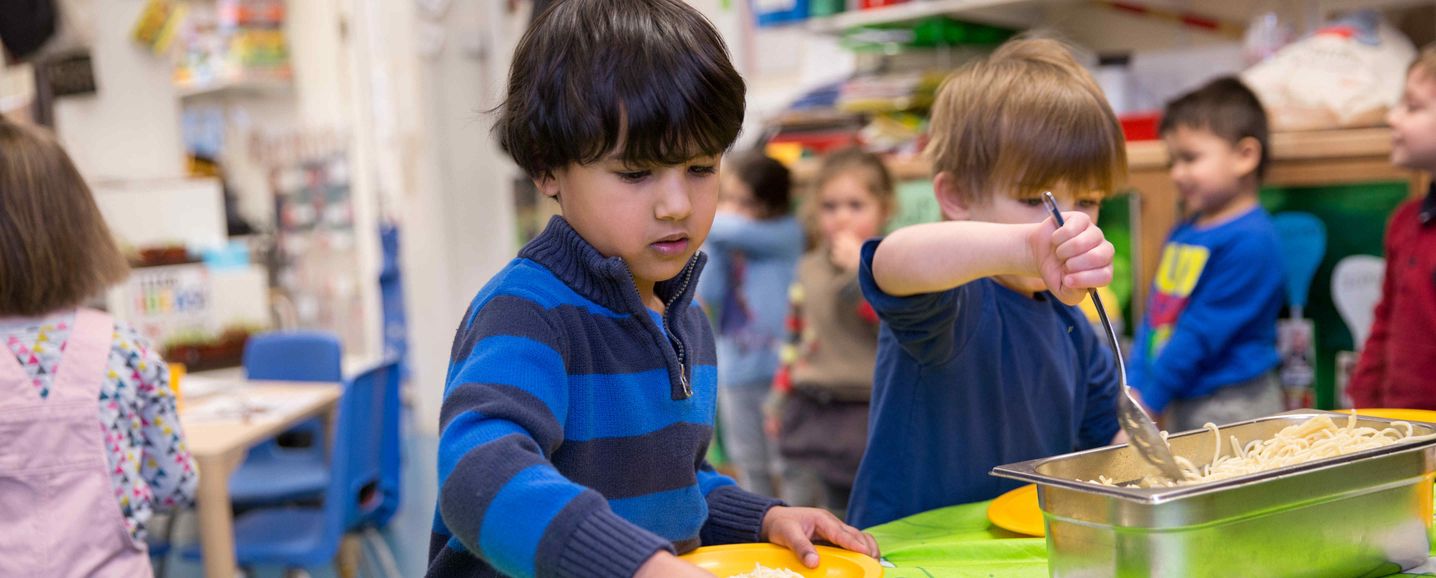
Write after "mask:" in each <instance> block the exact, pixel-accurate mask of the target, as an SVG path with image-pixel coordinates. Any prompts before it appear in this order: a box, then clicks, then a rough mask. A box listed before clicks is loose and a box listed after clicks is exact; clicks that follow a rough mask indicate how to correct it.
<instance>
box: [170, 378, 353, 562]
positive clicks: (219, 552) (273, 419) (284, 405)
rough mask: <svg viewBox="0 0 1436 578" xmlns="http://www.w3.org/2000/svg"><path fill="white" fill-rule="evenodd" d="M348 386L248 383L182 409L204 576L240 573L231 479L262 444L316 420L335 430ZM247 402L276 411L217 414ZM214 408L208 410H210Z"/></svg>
mask: <svg viewBox="0 0 1436 578" xmlns="http://www.w3.org/2000/svg"><path fill="white" fill-rule="evenodd" d="M341 391H343V387H342V386H341V385H340V384H339V383H293V382H281V381H245V382H241V383H236V384H235V386H234V387H233V388H230V389H227V390H224V391H223V392H219V393H213V394H210V395H206V396H204V397H193V398H186V399H185V403H184V409H183V410H181V411H180V423H181V424H182V425H183V427H184V434H185V442H186V444H187V445H188V446H189V450H190V453H191V454H192V455H193V456H194V458H195V462H196V463H197V465H198V467H199V496H198V499H197V507H198V510H199V539H200V551H201V552H202V553H203V555H204V575H205V576H207V577H208V578H231V577H232V576H234V571H235V557H234V520H233V517H232V515H231V512H230V501H229V476H230V474H232V473H234V470H235V469H236V468H238V467H239V464H240V463H241V462H242V461H244V456H245V453H246V452H247V451H248V450H249V448H251V447H253V446H254V445H255V444H258V443H259V442H261V441H263V440H266V439H269V438H271V437H274V436H275V435H276V434H279V433H280V432H283V431H284V430H286V429H288V428H290V427H291V426H293V425H295V424H297V423H299V422H301V421H303V420H306V419H309V418H311V417H314V416H321V415H322V416H323V419H324V421H325V424H324V425H325V429H326V430H328V431H331V432H332V431H333V429H334V428H333V421H334V420H333V414H334V409H335V407H336V405H337V403H338V401H339V394H340V392H341ZM235 400H244V403H246V404H256V405H257V406H266V405H268V402H276V407H273V408H271V409H269V410H267V411H259V412H257V413H253V414H251V415H250V416H249V418H248V419H241V418H240V417H239V416H237V415H236V416H228V417H227V416H225V415H216V412H214V411H211V410H212V409H213V408H214V407H216V406H214V405H209V404H216V403H218V404H231V405H232V404H233V403H234V402H235ZM207 406H208V407H207Z"/></svg>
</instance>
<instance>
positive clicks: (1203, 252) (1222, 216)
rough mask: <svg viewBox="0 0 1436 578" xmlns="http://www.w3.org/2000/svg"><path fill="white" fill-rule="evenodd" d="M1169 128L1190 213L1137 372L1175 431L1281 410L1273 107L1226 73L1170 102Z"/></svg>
mask: <svg viewBox="0 0 1436 578" xmlns="http://www.w3.org/2000/svg"><path fill="white" fill-rule="evenodd" d="M1161 133H1162V137H1163V139H1165V140H1166V143H1167V151H1168V154H1169V155H1170V156H1171V162H1172V169H1171V173H1172V180H1173V181H1174V182H1175V184H1176V185H1177V192H1178V194H1179V195H1181V201H1182V204H1183V206H1184V209H1185V210H1186V211H1187V213H1188V214H1189V215H1190V218H1189V219H1188V220H1187V221H1185V222H1183V223H1182V224H1180V225H1178V226H1177V228H1176V229H1175V230H1173V231H1172V234H1171V237H1169V238H1168V239H1167V244H1166V246H1165V247H1164V248H1163V250H1162V260H1161V264H1160V265H1159V266H1158V267H1157V275H1156V278H1155V279H1153V282H1152V292H1151V297H1150V299H1149V300H1148V305H1147V312H1146V315H1145V316H1144V317H1143V319H1142V323H1141V325H1139V326H1138V328H1137V339H1136V342H1135V343H1134V345H1133V347H1132V359H1131V361H1130V362H1129V363H1128V365H1127V381H1128V383H1130V384H1131V385H1132V387H1135V388H1137V390H1138V391H1140V392H1141V394H1142V400H1143V402H1144V403H1145V404H1146V405H1147V407H1148V408H1150V409H1151V410H1152V411H1153V412H1154V413H1158V414H1163V416H1164V424H1163V425H1164V426H1165V427H1166V429H1167V430H1169V431H1184V430H1189V429H1197V428H1200V427H1202V425H1203V424H1205V423H1207V422H1212V423H1215V424H1218V425H1222V424H1228V423H1232V422H1237V421H1242V420H1245V419H1251V418H1257V417H1262V416H1265V415H1271V414H1273V413H1277V412H1280V411H1281V410H1282V409H1283V405H1284V404H1283V402H1282V397H1281V388H1280V386H1279V385H1278V383H1277V381H1276V379H1275V378H1274V376H1273V375H1272V368H1273V367H1275V366H1276V364H1277V361H1278V360H1277V353H1276V318H1277V315H1278V313H1279V311H1280V309H1281V304H1282V299H1283V295H1282V286H1283V276H1282V257H1281V246H1280V244H1279V243H1278V241H1277V235H1276V229H1275V228H1274V227H1273V226H1272V223H1271V219H1270V218H1269V217H1268V216H1267V214H1266V211H1264V210H1262V208H1261V205H1259V204H1258V202H1257V189H1258V187H1259V186H1260V183H1261V177H1262V175H1263V173H1264V172H1265V169H1266V150H1267V121H1266V112H1265V111H1263V110H1262V106H1261V102H1260V101H1258V100H1257V97H1256V95H1254V94H1252V92H1251V90H1248V89H1247V87H1246V86H1244V85H1243V84H1242V83H1241V81H1239V80H1237V79H1235V78H1219V79H1217V80H1214V81H1212V82H1211V83H1208V84H1207V85H1206V86H1203V87H1202V88H1199V89H1197V90H1196V91H1194V92H1191V93H1189V94H1187V95H1184V96H1182V97H1180V98H1178V99H1177V100H1175V101H1172V103H1170V104H1168V105H1167V111H1166V114H1165V115H1164V116H1163V118H1162V124H1161Z"/></svg>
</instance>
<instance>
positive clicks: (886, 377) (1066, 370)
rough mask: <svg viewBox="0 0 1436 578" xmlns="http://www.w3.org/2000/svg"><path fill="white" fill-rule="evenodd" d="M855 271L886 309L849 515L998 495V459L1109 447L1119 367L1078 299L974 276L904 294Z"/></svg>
mask: <svg viewBox="0 0 1436 578" xmlns="http://www.w3.org/2000/svg"><path fill="white" fill-rule="evenodd" d="M879 242H880V241H879V240H872V241H868V242H867V243H866V244H864V245H863V254H862V265H861V267H860V268H859V270H858V281H859V283H861V284H862V288H863V296H864V297H866V298H867V300H868V302H869V303H871V304H872V306H873V309H874V310H876V311H877V313H878V317H879V318H880V319H881V320H882V326H881V329H880V330H879V333H878V360H877V370H876V371H875V373H874V376H873V401H872V409H871V414H870V417H869V420H868V421H869V426H868V448H867V452H866V453H865V454H864V455H863V461H862V465H861V466H859V467H858V476H857V480H856V481H855V482H854V487H853V494H852V501H851V503H850V504H849V506H848V523H850V524H852V525H854V526H857V527H859V528H869V527H872V526H875V525H878V524H883V523H886V522H890V521H893V520H896V519H898V518H904V517H907V516H911V515H913V514H917V513H920V512H925V511H927V510H931V509H934V508H940V507H943V506H951V505H954V504H962V503H967V502H976V501H980V500H987V499H991V498H995V497H997V496H998V495H999V494H1001V493H1002V492H1005V491H1008V490H1012V489H1014V488H1016V487H1018V485H1020V484H1019V482H1015V481H1012V480H1006V479H1001V478H994V477H992V476H990V475H988V472H989V471H991V470H992V468H993V467H994V466H999V465H1003V464H1009V463H1013V462H1020V461H1025V460H1030V459H1036V458H1041V457H1045V456H1052V455H1057V454H1063V453H1067V452H1071V451H1074V450H1081V449H1088V448H1093V447H1097V446H1101V445H1105V444H1107V443H1108V442H1110V441H1111V439H1112V436H1114V435H1116V434H1117V427H1118V426H1117V397H1116V396H1117V387H1118V383H1117V370H1116V364H1115V363H1114V362H1113V360H1112V352H1111V351H1110V350H1109V349H1108V348H1107V345H1106V342H1104V341H1102V340H1099V339H1098V338H1097V336H1096V334H1095V333H1093V332H1092V327H1091V325H1090V324H1089V323H1087V320H1086V319H1085V318H1084V317H1083V316H1082V313H1081V312H1080V311H1078V310H1077V308H1075V307H1070V306H1068V305H1065V304H1063V303H1062V302H1060V301H1058V300H1057V299H1056V298H1055V297H1053V296H1052V295H1051V294H1049V293H1046V292H1043V293H1040V294H1038V295H1037V296H1036V297H1035V298H1034V297H1033V296H1028V295H1024V294H1021V293H1018V292H1015V291H1012V290H1010V289H1007V288H1006V287H1003V286H1001V285H999V284H998V283H997V282H996V281H993V280H992V279H979V280H977V281H973V282H971V283H968V284H966V285H962V286H960V287H956V288H954V289H949V290H947V291H939V292H937V293H925V294H920V295H911V296H906V297H896V296H893V295H889V294H887V293H884V292H883V290H882V289H881V288H879V287H878V286H877V282H876V281H874V280H873V273H872V263H873V253H874V252H875V251H876V250H877V247H878V243H879Z"/></svg>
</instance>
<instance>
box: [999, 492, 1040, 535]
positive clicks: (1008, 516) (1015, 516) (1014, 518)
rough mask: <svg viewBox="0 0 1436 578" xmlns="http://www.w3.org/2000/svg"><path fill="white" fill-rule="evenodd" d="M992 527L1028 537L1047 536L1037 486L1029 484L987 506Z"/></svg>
mask: <svg viewBox="0 0 1436 578" xmlns="http://www.w3.org/2000/svg"><path fill="white" fill-rule="evenodd" d="M987 519H988V520H989V521H991V522H992V525H994V526H997V527H998V528H1002V529H1003V530H1007V531H1010V532H1017V533H1018V534H1026V535H1028V536H1046V535H1047V528H1046V527H1044V526H1043V525H1042V508H1040V507H1039V506H1038V505H1037V486H1036V485H1035V484H1028V485H1025V486H1022V487H1020V488H1017V489H1015V490H1012V491H1011V492H1007V493H1006V494H1003V495H1001V496H998V497H997V499H996V500H993V501H992V503H991V504H989V505H988V506H987Z"/></svg>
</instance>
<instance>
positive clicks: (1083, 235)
mask: <svg viewBox="0 0 1436 578" xmlns="http://www.w3.org/2000/svg"><path fill="white" fill-rule="evenodd" d="M1067 224H1068V225H1071V224H1072V223H1070V222H1069V223H1067ZM1065 229H1066V227H1063V229H1059V230H1058V231H1057V232H1056V233H1053V234H1052V243H1053V246H1055V247H1056V249H1054V250H1053V251H1052V254H1053V256H1055V257H1057V258H1058V259H1061V260H1063V261H1066V260H1068V259H1071V258H1073V257H1076V256H1077V255H1081V254H1083V253H1086V252H1088V251H1091V250H1093V249H1095V248H1097V247H1098V246H1099V245H1101V244H1102V243H1104V242H1106V241H1107V238H1106V236H1104V235H1103V234H1102V229H1099V228H1097V227H1087V228H1086V229H1083V230H1081V231H1078V232H1076V233H1075V234H1073V235H1072V236H1070V237H1067V238H1066V239H1065V240H1062V241H1058V238H1059V234H1060V233H1062V231H1063V230H1065Z"/></svg>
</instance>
